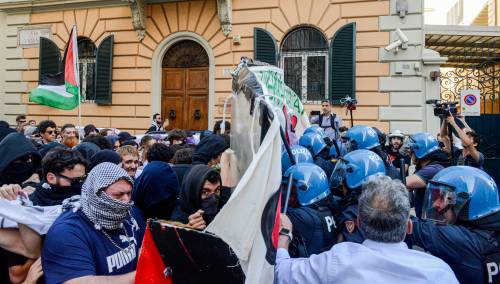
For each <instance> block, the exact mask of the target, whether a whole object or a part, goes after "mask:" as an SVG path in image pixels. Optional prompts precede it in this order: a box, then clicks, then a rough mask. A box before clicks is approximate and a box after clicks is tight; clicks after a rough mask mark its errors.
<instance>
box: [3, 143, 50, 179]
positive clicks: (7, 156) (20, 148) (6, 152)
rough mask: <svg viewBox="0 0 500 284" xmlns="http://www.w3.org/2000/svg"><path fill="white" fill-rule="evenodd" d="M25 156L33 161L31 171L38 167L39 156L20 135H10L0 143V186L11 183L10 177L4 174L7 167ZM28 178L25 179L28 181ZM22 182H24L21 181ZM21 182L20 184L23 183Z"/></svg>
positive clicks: (33, 147)
mask: <svg viewBox="0 0 500 284" xmlns="http://www.w3.org/2000/svg"><path fill="white" fill-rule="evenodd" d="M26 155H31V156H32V160H33V171H32V173H31V174H33V173H34V172H35V170H36V169H37V168H38V167H40V160H41V157H40V154H39V153H38V151H37V149H36V148H35V146H33V144H32V143H31V142H30V141H29V140H28V139H27V138H26V137H25V136H24V135H22V134H20V133H11V134H9V135H7V136H6V137H5V139H3V140H2V142H1V143H0V157H1V159H0V186H1V185H3V184H6V183H12V177H11V176H8V175H6V174H5V171H6V170H7V169H8V167H9V165H10V164H11V163H12V162H13V161H15V160H17V159H19V158H21V157H23V156H26ZM28 178H29V176H28V177H27V178H26V179H28ZM23 181H24V180H23ZM23 181H21V182H23Z"/></svg>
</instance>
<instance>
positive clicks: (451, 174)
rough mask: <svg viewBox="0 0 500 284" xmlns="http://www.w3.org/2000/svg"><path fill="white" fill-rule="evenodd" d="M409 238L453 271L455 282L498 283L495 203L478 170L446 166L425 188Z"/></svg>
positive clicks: (499, 206)
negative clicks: (421, 212) (419, 218)
mask: <svg viewBox="0 0 500 284" xmlns="http://www.w3.org/2000/svg"><path fill="white" fill-rule="evenodd" d="M422 218H423V219H424V220H418V219H416V218H413V223H414V224H413V234H411V235H410V236H409V239H410V241H411V242H413V243H414V244H416V245H418V246H420V247H422V248H423V249H425V250H426V251H428V252H430V253H431V254H433V255H434V256H437V257H439V258H441V259H442V260H444V261H445V262H446V263H448V265H449V266H450V267H451V269H453V271H454V272H455V275H456V276H457V279H458V280H459V281H460V283H500V268H499V265H500V201H499V195H498V188H497V185H496V184H495V182H494V181H493V179H492V178H491V177H490V176H489V175H488V174H487V173H485V172H483V171H482V170H479V169H476V168H473V167H467V166H455V167H449V168H446V169H444V170H442V171H440V172H439V173H438V174H436V175H435V176H434V178H433V179H432V180H430V182H429V183H428V185H427V189H426V193H425V201H424V207H423V214H422Z"/></svg>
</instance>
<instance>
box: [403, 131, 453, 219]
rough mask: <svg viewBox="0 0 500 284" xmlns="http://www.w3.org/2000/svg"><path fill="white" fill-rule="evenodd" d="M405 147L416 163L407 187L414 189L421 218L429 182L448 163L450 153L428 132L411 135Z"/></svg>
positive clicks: (416, 209) (415, 202) (417, 211)
mask: <svg viewBox="0 0 500 284" xmlns="http://www.w3.org/2000/svg"><path fill="white" fill-rule="evenodd" d="M405 148H407V149H409V151H410V156H411V159H412V162H413V164H415V173H414V174H413V175H410V176H409V177H407V178H406V187H407V188H408V190H410V191H413V194H414V196H415V200H414V205H415V213H416V215H417V217H419V218H420V217H421V213H422V205H423V201H424V194H425V188H426V186H427V183H428V182H429V180H431V179H432V178H433V177H434V175H436V174H437V173H438V172H439V171H441V170H442V169H444V168H445V167H446V166H447V165H448V155H447V154H446V153H445V152H443V151H442V150H441V149H440V148H439V143H438V141H437V140H436V138H435V137H434V136H433V135H431V134H429V133H427V132H419V133H415V134H413V135H412V136H410V138H409V139H408V141H407V143H406V146H405Z"/></svg>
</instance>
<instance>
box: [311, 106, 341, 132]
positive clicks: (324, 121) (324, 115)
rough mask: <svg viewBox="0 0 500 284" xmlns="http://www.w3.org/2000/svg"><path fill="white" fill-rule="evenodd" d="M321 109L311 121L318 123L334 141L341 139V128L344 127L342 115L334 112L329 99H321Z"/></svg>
mask: <svg viewBox="0 0 500 284" xmlns="http://www.w3.org/2000/svg"><path fill="white" fill-rule="evenodd" d="M321 110H322V112H321V113H319V114H318V115H317V116H313V117H312V118H311V123H312V124H318V125H319V127H321V128H322V129H323V130H325V134H326V136H327V137H329V138H330V139H331V140H332V141H336V140H338V139H340V132H339V129H340V127H342V117H341V116H340V115H337V114H336V113H334V112H332V106H331V104H330V101H329V100H323V101H321ZM311 114H313V113H311Z"/></svg>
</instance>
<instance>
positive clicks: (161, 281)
mask: <svg viewBox="0 0 500 284" xmlns="http://www.w3.org/2000/svg"><path fill="white" fill-rule="evenodd" d="M164 271H165V264H163V260H162V259H161V256H160V253H159V252H158V248H156V244H155V241H154V240H153V237H152V236H151V230H150V229H149V224H148V226H147V227H146V233H145V234H144V240H143V241H142V248H141V252H140V254H139V263H138V264H137V271H136V274H135V282H134V283H135V284H143V283H155V284H172V279H171V278H170V277H169V278H167V277H165V273H164Z"/></svg>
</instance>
